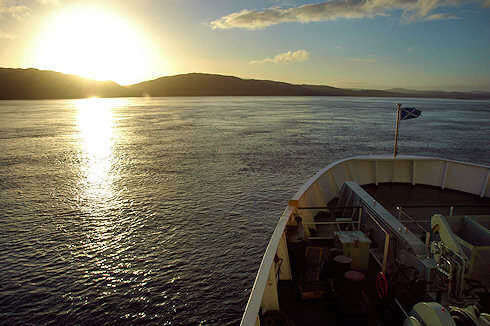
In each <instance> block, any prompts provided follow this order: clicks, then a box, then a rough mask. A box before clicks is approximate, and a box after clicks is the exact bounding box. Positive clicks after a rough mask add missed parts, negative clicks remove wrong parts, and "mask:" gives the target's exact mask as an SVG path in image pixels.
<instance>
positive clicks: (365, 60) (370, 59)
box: [349, 55, 377, 63]
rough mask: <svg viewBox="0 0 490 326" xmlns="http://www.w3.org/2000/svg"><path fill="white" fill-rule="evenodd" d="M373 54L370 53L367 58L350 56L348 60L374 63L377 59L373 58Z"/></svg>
mask: <svg viewBox="0 0 490 326" xmlns="http://www.w3.org/2000/svg"><path fill="white" fill-rule="evenodd" d="M373 57H374V56H372V55H370V56H369V58H350V59H349V61H353V62H362V63H374V62H376V61H377V60H376V59H374V58H373Z"/></svg>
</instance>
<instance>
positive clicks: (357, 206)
mask: <svg viewBox="0 0 490 326" xmlns="http://www.w3.org/2000/svg"><path fill="white" fill-rule="evenodd" d="M346 208H362V206H361V205H356V206H305V207H298V208H297V209H346Z"/></svg>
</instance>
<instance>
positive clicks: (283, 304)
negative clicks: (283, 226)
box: [278, 183, 490, 326]
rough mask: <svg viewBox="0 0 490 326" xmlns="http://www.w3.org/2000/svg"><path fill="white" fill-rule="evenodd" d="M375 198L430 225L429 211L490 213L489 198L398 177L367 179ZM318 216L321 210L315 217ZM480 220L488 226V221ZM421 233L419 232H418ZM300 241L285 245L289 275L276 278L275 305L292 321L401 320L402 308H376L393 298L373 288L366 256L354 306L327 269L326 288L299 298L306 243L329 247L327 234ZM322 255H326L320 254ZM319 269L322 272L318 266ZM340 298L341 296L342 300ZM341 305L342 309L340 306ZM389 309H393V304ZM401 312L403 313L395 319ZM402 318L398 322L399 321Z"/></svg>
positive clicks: (486, 307)
mask: <svg viewBox="0 0 490 326" xmlns="http://www.w3.org/2000/svg"><path fill="white" fill-rule="evenodd" d="M363 189H364V190H365V191H366V192H368V193H369V194H370V195H371V196H372V197H373V198H375V199H376V201H377V202H379V203H380V204H382V205H383V206H384V207H385V208H386V209H387V210H388V211H389V212H390V213H391V214H393V215H394V216H399V210H398V209H397V207H401V209H402V211H403V212H404V213H405V214H407V215H408V216H409V217H410V218H411V219H413V220H415V221H417V224H419V226H422V227H423V228H425V229H426V230H430V217H431V216H432V215H433V214H436V213H437V214H441V215H444V216H448V215H453V216H456V215H466V216H474V215H487V216H490V199H489V198H486V197H483V198H482V197H480V196H477V195H471V194H468V193H463V192H460V191H455V190H450V189H441V188H440V187H434V186H426V185H415V186H413V185H411V184H402V183H386V184H381V183H380V184H379V185H374V184H369V185H365V186H363ZM405 214H401V215H400V220H401V221H402V222H404V224H405V225H406V226H407V227H408V228H409V229H411V230H412V231H413V232H414V233H415V234H417V232H416V230H417V229H419V227H417V226H416V225H413V224H415V223H414V222H412V221H410V220H409V219H408V218H407V217H406V215H405ZM318 219H320V220H321V219H322V217H321V214H320V216H317V220H318ZM485 223H486V222H482V225H483V226H485V227H486V228H490V225H485ZM418 233H420V232H418ZM298 246H299V245H298V244H290V245H289V246H288V250H289V255H290V260H291V264H292V268H293V279H294V280H293V281H280V282H279V284H278V294H279V307H280V309H281V311H282V312H284V313H285V314H286V315H287V316H289V317H290V318H292V320H294V323H295V325H298V326H300V325H378V324H379V325H389V324H392V323H393V322H395V323H398V322H399V321H400V320H401V321H402V320H403V314H402V312H401V311H400V310H398V316H391V317H389V318H390V319H389V320H385V321H383V320H380V318H381V317H380V316H381V315H382V313H381V314H380V309H381V310H382V309H383V307H384V306H389V305H394V302H382V301H380V300H379V298H378V296H377V292H376V288H375V283H376V282H375V277H376V273H377V272H378V270H379V266H378V265H377V263H376V262H375V261H374V259H372V257H370V261H369V269H368V270H367V271H365V272H364V274H365V275H366V279H365V280H364V281H363V289H362V292H361V293H362V295H361V297H360V298H357V300H354V301H352V303H351V305H350V306H349V305H347V306H349V307H351V306H352V309H347V310H346V309H345V307H346V304H345V300H347V302H349V300H351V299H352V298H345V296H344V298H343V295H342V292H343V289H339V288H337V289H336V290H337V291H335V289H334V286H333V283H332V279H331V278H329V277H327V276H326V275H321V276H320V280H319V281H320V282H322V284H323V286H324V289H325V290H324V294H323V295H322V296H321V297H319V298H314V299H301V293H300V290H299V287H298V280H299V279H300V277H299V274H300V271H301V268H302V267H301V266H303V265H304V264H305V261H304V259H305V258H304V257H302V256H301V252H302V250H303V251H304V248H306V246H314V247H322V248H323V252H324V253H326V252H328V250H329V249H330V248H332V247H333V241H331V240H311V239H310V240H308V241H307V243H306V244H303V246H304V248H302V249H301V248H299V247H298ZM324 257H325V255H324ZM322 273H323V272H322ZM398 299H399V301H400V303H401V305H402V306H403V307H404V308H405V309H406V310H410V307H411V306H412V305H413V303H411V302H403V297H401V299H400V297H399V298H398ZM488 299H489V298H488V296H487V297H485V298H484V300H483V301H482V302H481V303H482V306H483V307H482V308H483V309H482V312H489V310H490V307H489V304H488V302H489V300H488ZM342 301H344V302H342ZM342 306H343V307H344V309H342ZM393 310H395V311H396V310H397V308H396V307H395V308H394V309H392V311H393ZM399 318H401V319H399ZM400 324H401V323H400Z"/></svg>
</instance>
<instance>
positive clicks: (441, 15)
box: [425, 14, 461, 20]
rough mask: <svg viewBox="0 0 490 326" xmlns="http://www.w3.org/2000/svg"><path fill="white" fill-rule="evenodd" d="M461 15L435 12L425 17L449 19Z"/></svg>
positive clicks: (429, 18) (427, 18) (428, 18)
mask: <svg viewBox="0 0 490 326" xmlns="http://www.w3.org/2000/svg"><path fill="white" fill-rule="evenodd" d="M460 18H461V17H459V16H456V15H451V14H433V15H429V16H427V17H426V18H425V20H447V19H460Z"/></svg>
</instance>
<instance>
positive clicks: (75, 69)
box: [32, 7, 154, 85]
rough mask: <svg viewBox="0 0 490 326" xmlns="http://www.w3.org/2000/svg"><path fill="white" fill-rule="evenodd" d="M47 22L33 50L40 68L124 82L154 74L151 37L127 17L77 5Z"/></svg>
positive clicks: (129, 82)
mask: <svg viewBox="0 0 490 326" xmlns="http://www.w3.org/2000/svg"><path fill="white" fill-rule="evenodd" d="M46 21H47V23H46V24H45V26H44V27H43V28H41V31H40V36H39V37H38V39H37V44H36V46H35V49H34V51H33V53H32V55H33V56H34V57H35V61H36V62H37V65H36V66H37V67H39V68H41V69H49V70H55V71H59V72H64V73H70V74H75V75H79V76H82V77H87V78H92V79H97V80H112V81H115V82H117V83H119V84H122V85H128V84H132V83H136V82H140V81H143V80H144V79H145V77H147V76H148V75H150V74H151V69H152V67H151V63H152V61H154V60H152V53H151V47H150V46H149V45H148V41H147V37H145V35H144V34H143V33H140V32H139V31H138V30H137V28H135V27H134V26H132V25H131V24H130V22H129V21H128V20H126V19H124V18H123V17H121V16H119V15H117V14H115V13H112V12H109V11H104V10H101V9H94V8H80V7H77V8H71V9H68V10H63V11H61V12H58V13H56V14H55V15H54V17H50V18H49V19H46Z"/></svg>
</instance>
